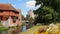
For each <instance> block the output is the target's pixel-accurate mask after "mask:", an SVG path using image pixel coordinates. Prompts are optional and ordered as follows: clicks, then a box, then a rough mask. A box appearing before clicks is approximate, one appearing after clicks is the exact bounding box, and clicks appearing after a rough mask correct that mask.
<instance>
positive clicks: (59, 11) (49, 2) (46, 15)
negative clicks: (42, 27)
mask: <svg viewBox="0 0 60 34" xmlns="http://www.w3.org/2000/svg"><path fill="white" fill-rule="evenodd" d="M41 3H43V6H41V7H40V8H39V9H37V10H36V11H34V13H35V14H36V15H38V16H37V18H36V19H35V22H36V23H45V24H46V23H51V22H54V23H55V22H56V21H59V20H60V16H59V15H60V0H36V6H37V5H39V4H41Z"/></svg>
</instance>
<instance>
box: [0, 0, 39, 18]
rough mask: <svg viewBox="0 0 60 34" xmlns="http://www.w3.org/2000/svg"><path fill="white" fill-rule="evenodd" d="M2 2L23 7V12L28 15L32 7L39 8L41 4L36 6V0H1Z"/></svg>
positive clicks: (17, 7) (15, 6)
mask: <svg viewBox="0 0 60 34" xmlns="http://www.w3.org/2000/svg"><path fill="white" fill-rule="evenodd" d="M0 3H3V4H12V6H13V7H14V8H16V9H21V11H22V14H23V15H24V16H25V17H26V14H27V12H28V11H29V10H30V9H33V10H34V9H37V8H38V7H39V6H40V5H38V6H37V7H36V8H35V4H36V1H35V0H0Z"/></svg>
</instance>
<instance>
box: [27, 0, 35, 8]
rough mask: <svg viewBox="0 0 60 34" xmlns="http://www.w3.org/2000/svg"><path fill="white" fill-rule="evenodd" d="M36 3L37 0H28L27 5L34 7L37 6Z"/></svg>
mask: <svg viewBox="0 0 60 34" xmlns="http://www.w3.org/2000/svg"><path fill="white" fill-rule="evenodd" d="M35 4H36V1H32V0H31V1H28V2H26V6H27V7H28V8H29V9H33V8H34V7H35Z"/></svg>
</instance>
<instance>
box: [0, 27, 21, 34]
mask: <svg viewBox="0 0 60 34" xmlns="http://www.w3.org/2000/svg"><path fill="white" fill-rule="evenodd" d="M20 32H21V27H17V28H9V29H8V30H6V31H0V34H18V33H20Z"/></svg>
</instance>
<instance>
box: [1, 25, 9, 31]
mask: <svg viewBox="0 0 60 34" xmlns="http://www.w3.org/2000/svg"><path fill="white" fill-rule="evenodd" d="M4 30H8V28H6V27H3V26H2V27H0V31H4Z"/></svg>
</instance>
